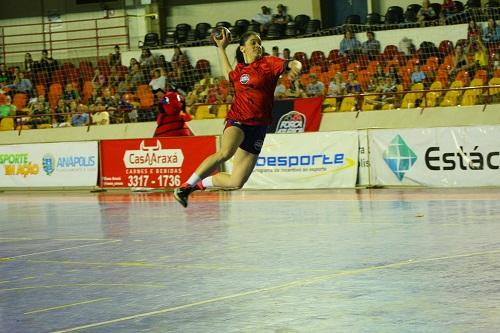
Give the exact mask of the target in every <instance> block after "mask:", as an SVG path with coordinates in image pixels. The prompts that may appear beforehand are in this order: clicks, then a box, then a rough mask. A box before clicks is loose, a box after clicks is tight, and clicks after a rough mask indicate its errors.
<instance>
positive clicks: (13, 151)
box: [0, 141, 99, 187]
mask: <svg viewBox="0 0 500 333" xmlns="http://www.w3.org/2000/svg"><path fill="white" fill-rule="evenodd" d="M98 163H99V158H98V146H97V141H89V142H59V143H38V144H22V145H5V146H0V168H1V170H2V171H1V174H0V187H66V186H68V187H70V186H96V185H97V172H98Z"/></svg>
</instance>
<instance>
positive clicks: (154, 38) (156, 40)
mask: <svg viewBox="0 0 500 333" xmlns="http://www.w3.org/2000/svg"><path fill="white" fill-rule="evenodd" d="M159 46H160V37H159V36H158V34H157V33H156V32H148V33H147V34H146V35H144V40H143V41H139V47H140V48H155V47H159Z"/></svg>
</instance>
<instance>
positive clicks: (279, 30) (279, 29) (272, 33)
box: [266, 23, 285, 39]
mask: <svg viewBox="0 0 500 333" xmlns="http://www.w3.org/2000/svg"><path fill="white" fill-rule="evenodd" d="M284 35H285V30H284V29H283V26H282V25H281V24H278V23H271V24H270V25H269V27H268V28H267V34H266V37H267V38H268V39H280V38H283V36H284Z"/></svg>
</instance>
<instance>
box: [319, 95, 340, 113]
mask: <svg viewBox="0 0 500 333" xmlns="http://www.w3.org/2000/svg"><path fill="white" fill-rule="evenodd" d="M322 111H323V112H324V113H328V112H335V111H337V99H336V98H335V97H326V98H325V99H324V100H323V105H322Z"/></svg>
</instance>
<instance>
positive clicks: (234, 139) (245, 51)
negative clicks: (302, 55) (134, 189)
mask: <svg viewBox="0 0 500 333" xmlns="http://www.w3.org/2000/svg"><path fill="white" fill-rule="evenodd" d="M214 41H215V43H216V44H217V53H218V56H219V60H220V62H221V64H222V70H223V73H224V75H225V77H226V78H229V80H230V81H231V82H232V84H233V86H234V92H235V97H234V101H233V103H232V105H231V110H230V111H229V112H228V114H227V117H226V126H225V128H224V132H223V134H222V139H221V147H220V150H219V151H218V152H216V153H214V154H212V155H210V156H209V157H207V158H206V159H205V160H204V161H203V162H202V163H201V164H200V166H199V167H198V168H197V169H196V171H195V172H194V173H193V175H191V177H190V178H189V179H188V181H187V182H186V183H184V184H183V185H182V186H181V187H179V188H176V189H175V190H174V198H175V199H176V200H177V201H178V202H179V203H180V204H181V205H182V206H184V207H187V204H188V197H189V195H190V194H191V193H192V192H193V191H196V190H203V189H205V188H207V187H208V188H209V187H217V188H223V189H239V188H241V187H242V186H243V185H244V184H245V182H246V181H247V180H248V177H250V174H251V173H252V171H253V169H254V167H255V164H256V162H257V157H258V155H259V153H260V151H261V148H262V145H263V143H264V138H265V136H266V130H267V126H268V125H270V124H271V122H272V108H273V98H274V90H275V88H276V84H277V82H278V78H279V77H280V75H281V74H283V73H284V72H285V71H288V75H289V78H290V79H291V80H295V79H296V78H297V77H298V76H299V74H300V71H301V70H302V64H301V63H300V62H299V61H297V60H291V61H288V60H285V59H281V58H277V57H273V56H263V55H262V41H261V39H260V36H259V35H258V34H257V33H255V32H247V33H245V34H243V36H242V37H241V39H240V42H239V46H238V48H237V49H236V60H237V62H238V64H237V65H236V67H235V68H234V69H232V68H231V64H230V63H229V59H228V56H227V53H226V47H227V45H228V44H229V42H230V34H229V30H226V29H222V34H221V37H220V39H217V38H214ZM233 156H234V159H233V170H232V173H231V174H228V173H224V172H219V173H217V174H215V175H213V176H210V174H211V173H212V172H213V171H214V170H215V168H216V167H217V166H218V165H220V164H221V163H223V162H225V161H227V160H229V159H230V158H231V157H233Z"/></svg>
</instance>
